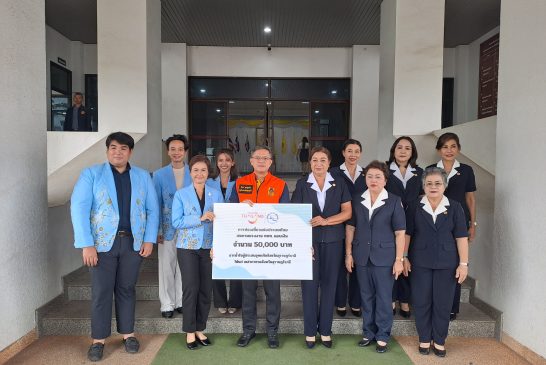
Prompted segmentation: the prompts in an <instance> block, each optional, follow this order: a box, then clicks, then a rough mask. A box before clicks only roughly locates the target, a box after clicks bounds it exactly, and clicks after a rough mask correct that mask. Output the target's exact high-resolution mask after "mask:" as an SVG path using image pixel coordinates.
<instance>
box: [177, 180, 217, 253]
mask: <svg viewBox="0 0 546 365" xmlns="http://www.w3.org/2000/svg"><path fill="white" fill-rule="evenodd" d="M223 202H224V199H223V197H222V193H221V192H219V191H218V190H216V189H213V188H211V187H210V186H206V185H205V208H204V210H203V212H207V211H213V206H214V203H223ZM172 215H173V227H174V228H176V229H177V230H178V234H177V235H176V247H177V248H185V249H188V250H198V249H200V248H204V249H209V248H212V222H206V221H205V222H201V216H202V215H203V214H202V213H201V207H200V206H199V200H198V199H197V194H196V193H195V189H194V187H193V185H190V186H186V187H185V188H182V189H180V190H178V191H177V192H176V194H175V195H174V200H173V213H172Z"/></svg>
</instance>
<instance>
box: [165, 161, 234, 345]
mask: <svg viewBox="0 0 546 365" xmlns="http://www.w3.org/2000/svg"><path fill="white" fill-rule="evenodd" d="M189 165H190V166H189V168H190V174H191V178H192V181H193V184H191V185H189V186H186V187H184V188H182V189H180V190H178V191H177V192H176V194H175V196H174V200H173V211H172V220H173V227H175V228H176V229H177V230H178V232H177V235H176V247H177V248H178V263H179V265H180V271H181V272H182V292H183V296H182V310H183V317H184V320H183V321H182V331H184V332H186V347H187V348H188V349H190V350H195V349H197V348H198V343H199V344H201V345H202V346H209V345H211V342H210V340H209V339H208V338H207V336H206V335H205V334H204V333H203V331H204V330H205V328H206V326H207V319H208V316H209V311H210V301H211V295H212V258H211V248H212V222H213V221H214V213H213V206H214V203H223V202H224V199H223V198H222V193H220V191H218V190H216V189H213V188H211V187H210V186H206V181H207V178H208V176H209V171H210V161H209V159H208V158H207V157H206V156H203V155H196V156H193V157H192V159H191V160H190V163H189Z"/></svg>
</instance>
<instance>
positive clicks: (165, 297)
mask: <svg viewBox="0 0 546 365" xmlns="http://www.w3.org/2000/svg"><path fill="white" fill-rule="evenodd" d="M165 146H166V147H167V155H168V156H169V158H170V159H171V163H170V164H168V165H167V166H164V167H162V168H160V169H159V170H157V171H155V172H154V175H153V181H154V185H155V190H156V192H157V197H158V199H159V208H160V212H161V216H160V223H159V234H158V236H157V242H158V246H157V259H158V276H159V302H160V303H161V307H160V310H161V316H163V318H172V317H173V315H174V311H175V310H176V311H177V312H178V313H182V276H181V272H180V267H179V266H178V260H177V257H176V255H177V254H176V237H175V234H176V230H175V229H174V227H173V226H172V205H173V197H174V194H175V193H176V191H177V190H178V189H180V188H182V187H185V186H188V185H190V184H191V176H190V169H189V168H188V166H187V165H186V164H184V157H185V156H186V151H187V150H188V148H189V147H188V139H187V138H186V136H184V135H181V134H174V135H172V136H171V137H169V138H167V140H166V141H165Z"/></svg>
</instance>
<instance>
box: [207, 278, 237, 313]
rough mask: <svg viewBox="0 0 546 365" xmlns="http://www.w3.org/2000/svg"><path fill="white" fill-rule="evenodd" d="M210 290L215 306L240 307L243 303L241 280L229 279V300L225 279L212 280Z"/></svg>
mask: <svg viewBox="0 0 546 365" xmlns="http://www.w3.org/2000/svg"><path fill="white" fill-rule="evenodd" d="M212 292H213V294H214V295H213V298H214V306H215V307H216V308H228V307H229V308H241V307H242V305H243V282H242V281H241V280H230V281H229V300H228V295H227V290H226V281H225V280H213V281H212Z"/></svg>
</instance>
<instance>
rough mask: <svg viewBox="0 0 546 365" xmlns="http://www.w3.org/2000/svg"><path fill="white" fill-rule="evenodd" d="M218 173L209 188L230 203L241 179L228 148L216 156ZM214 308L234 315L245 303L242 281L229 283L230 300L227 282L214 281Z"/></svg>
mask: <svg viewBox="0 0 546 365" xmlns="http://www.w3.org/2000/svg"><path fill="white" fill-rule="evenodd" d="M215 157H216V172H215V174H214V175H213V176H211V177H210V178H209V179H208V180H207V186H210V187H213V188H215V189H216V190H219V191H221V192H222V195H223V197H224V201H225V202H226V203H229V197H230V195H231V192H232V190H233V185H235V180H237V178H238V177H239V176H238V174H237V167H236V166H235V155H234V154H233V151H232V150H230V149H227V148H221V149H219V150H218V151H217V152H216V154H215ZM212 292H213V300H214V307H216V308H218V311H219V312H220V313H222V314H225V313H227V312H229V313H230V314H233V313H235V312H237V309H240V308H241V306H242V301H243V284H242V281H241V280H230V281H229V300H228V295H227V290H226V281H225V280H213V284H212Z"/></svg>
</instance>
